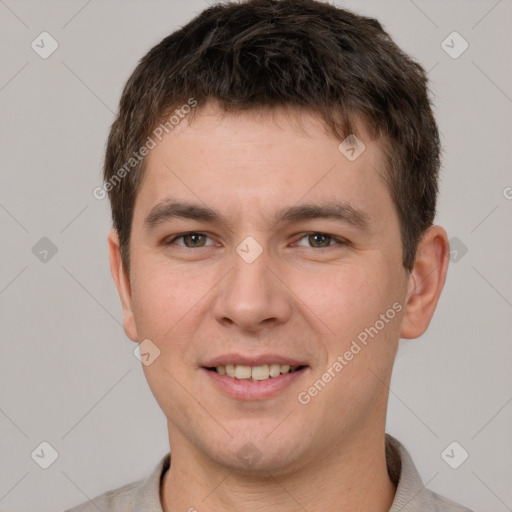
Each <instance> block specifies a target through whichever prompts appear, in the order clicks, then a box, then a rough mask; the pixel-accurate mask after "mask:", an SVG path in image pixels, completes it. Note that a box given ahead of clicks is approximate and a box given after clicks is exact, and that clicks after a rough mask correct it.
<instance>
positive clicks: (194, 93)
mask: <svg viewBox="0 0 512 512" xmlns="http://www.w3.org/2000/svg"><path fill="white" fill-rule="evenodd" d="M190 98H194V101H197V102H198V104H199V105H201V104H204V102H206V101H209V100H215V101H216V102H218V103H219V104H220V105H221V106H222V108H223V109H224V110H225V111H226V112H228V111H233V110H239V111H240V110H249V109H254V108H271V109H273V108H279V107H283V106H295V107H299V108H303V109H305V110H309V111H313V112H316V113H317V114H318V115H319V116H321V118H322V119H323V120H324V121H325V123H326V124H327V125H328V126H329V127H330V128H331V130H332V131H333V133H335V134H336V135H337V136H338V137H341V138H344V137H345V136H347V135H348V134H351V133H355V134H357V132H356V130H355V127H354V123H355V120H356V118H357V119H363V120H364V124H365V127H366V128H367V129H368V130H370V133H372V134H373V135H376V136H379V137H380V138H381V139H382V140H383V141H384V144H383V146H384V150H385V154H386V157H387V158H386V172H385V174H386V175H385V178H386V181H387V184H388V187H389V191H390V194H391V197H392V199H393V201H394V204H395V207H396V209H397V213H398V217H399V221H400V229H401V236H402V245H403V265H404V267H405V268H406V269H408V270H411V269H412V267H413V265H414V259H415V253H416V247H417V244H418V241H419V240H420V239H421V237H422V235H423V233H424V231H425V230H426V229H427V228H428V227H430V226H431V225H432V223H433V221H434V216H435V208H436V196H437V181H438V173H439V165H440V159H439V154H440V144H439V133H438V129H437V126H436V122H435V119H434V116H433V113H432V108H431V103H430V99H429V94H428V88H427V77H426V73H425V71H424V69H423V68H422V67H421V66H420V65H419V64H418V63H416V62H415V61H413V60H412V59H411V58H410V57H408V56H407V55H406V54H405V53H404V52H402V51H401V50H400V49H399V48H398V47H397V46H396V44H395V43H394V42H393V41H392V40H391V38H390V37H389V35H388V34H387V33H386V32H385V31H384V30H383V28H382V26H381V25H380V23H379V22H378V21H376V20H375V19H372V18H367V17H363V16H360V15H357V14H354V13H352V12H349V11H346V10H344V9H340V8H337V7H335V6H333V5H329V4H326V3H321V2H317V1H315V0H249V1H246V2H243V3H234V2H230V3H226V4H216V5H214V6H212V7H209V8H207V9H206V10H204V11H203V12H201V13H200V14H199V15H198V16H197V17H196V18H194V19H193V20H192V21H190V22H189V23H188V24H187V25H185V26H184V27H182V28H181V29H179V30H177V31H176V32H174V33H172V34H171V35H169V36H168V37H166V38H165V39H163V40H162V41H161V42H160V43H159V44H157V45H156V46H155V47H154V48H152V49H151V50H150V51H149V52H148V53H147V54H146V55H145V56H144V57H143V58H142V59H141V61H140V63H139V65H138V66H137V68H136V69H135V71H134V72H133V74H132V75H131V77H130V78H129V80H128V82H127V84H126V86H125V88H124V91H123V94H122V97H121V101H120V106H119V113H118V115H117V118H116V119H115V121H114V123H113V125H112V128H111V131H110V135H109V138H108V144H107V150H106V157H105V166H104V180H105V183H110V184H111V186H109V187H108V189H107V191H108V193H109V198H110V202H111V208H112V218H113V225H114V229H116V230H117V232H118V234H119V238H120V245H121V254H122V258H123V263H124V265H125V268H126V270H127V271H128V270H129V241H130V232H131V224H132V218H133V210H134V205H135V199H136V195H137V192H138V189H139V187H140V184H141V181H142V175H143V171H144V169H143V163H144V162H143V161H141V162H135V161H134V162H133V170H132V171H131V172H128V171H129V170H130V169H128V170H127V172H125V173H123V179H118V180H117V181H116V182H114V181H113V180H114V178H116V173H117V172H118V171H119V170H120V169H121V168H123V166H125V167H124V168H125V170H126V162H128V161H129V160H130V158H132V156H133V154H134V153H135V152H137V151H138V150H139V148H141V147H142V146H143V145H144V143H145V141H146V140H147V139H148V137H149V135H150V134H151V132H152V130H154V128H155V126H157V125H158V123H161V122H162V119H165V117H166V116H169V114H170V113H171V112H172V110H173V109H175V108H176V107H179V106H180V105H183V104H187V103H189V102H190ZM198 108H199V107H198ZM117 177H118V178H119V174H117Z"/></svg>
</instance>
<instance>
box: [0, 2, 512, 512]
mask: <svg viewBox="0 0 512 512" xmlns="http://www.w3.org/2000/svg"><path fill="white" fill-rule="evenodd" d="M337 3H338V4H339V5H340V6H345V7H347V8H349V9H353V10H355V11H357V12H359V13H362V14H366V15H370V16H373V17H376V18H377V19H379V20H380V21H381V22H382V24H383V25H384V26H385V28H386V29H387V30H388V31H389V32H390V33H391V35H392V36H393V37H394V39H395V41H396V42H397V43H398V44H399V45H400V46H401V47H402V48H403V49H404V50H405V51H406V52H408V53H409V54H411V55H412V56H414V57H415V58H416V59H417V60H418V61H419V62H420V63H421V64H422V65H423V66H424V67H425V69H426V70H428V72H429V77H430V80H431V88H432V91H433V97H434V102H435V106H436V114H437V118H438V122H439V126H440V130H441V133H442V139H443V146H444V157H443V171H442V179H441V193H440V200H439V213H438V220H437V221H438V223H440V224H441V225H443V226H444V227H445V228H446V229H447V230H448V233H449V236H450V238H451V239H452V245H453V247H454V248H455V251H456V252H454V253H453V254H452V263H451V265H450V269H449V275H448V280H447V283H446V287H445V290H444V292H443V295H442V297H441V301H440V303H439V306H438V310H437V312H436V315H435V317H434V320H433V321H432V323H431V326H430V329H429V331H428V332H427V334H425V335H424V336H423V337H422V338H420V339H418V340H410V341H401V346H400V350H399V353H398V357H397V360H396V365H395V369H394V375H393V379H392V383H391V392H390V403H389V414H388V424H387V431H388V432H389V433H390V434H392V435H394V436H395V437H397V438H398V439H399V440H400V441H401V442H402V443H403V444H404V445H405V446H406V448H407V449H408V450H409V451H410V453H411V454H412V457H413V459H414V461H415V463H416V465H417V467H418V470H419V472H420V474H421V476H422V478H423V480H424V483H425V484H427V485H428V486H429V487H430V488H431V489H433V490H435V491H437V492H439V493H441V494H443V495H445V496H447V497H449V498H451V499H453V500H455V501H458V502H460V503H462V504H464V505H466V506H468V507H471V508H472V509H473V510H474V511H475V512H478V511H484V510H492V511H496V512H504V511H507V510H511V507H512V487H511V486H510V481H511V477H512V436H511V435H510V433H511V432H512V385H511V384H512V372H511V363H512V357H511V356H512V348H511V343H510V341H511V339H510V338H511V335H510V333H511V326H512V315H511V312H512V287H511V283H512V275H511V274H512V272H511V266H510V262H511V261H512V254H511V253H512V247H511V236H510V234H511V233H512V216H511V210H512V200H511V199H510V198H511V197H512V188H511V187H512V176H511V173H510V169H511V160H512V159H511V140H512V133H511V132H512V130H511V114H512V99H511V97H512V71H511V61H510V48H511V43H512V41H511V39H512V35H511V34H512V30H511V28H512V27H511V20H512V4H511V2H510V1H509V0H502V1H495V0H492V1H467V0H464V1H463V0H459V1H454V0H452V1H445V0H443V1H420V0H414V1H413V0H396V1H386V2H382V1H378V0H371V1H370V0H365V1H339V2H337ZM207 5H208V4H207V2H205V1H204V0H186V1H181V0H179V1H170V0H167V1H156V0H153V1H140V0H138V1H136V0H130V1H124V2H121V1H111V0H109V1H100V0H92V1H91V0H89V1H86V0H67V1H56V0H49V1H44V2H43V1H28V0H27V1H25V0H0V57H1V66H0V108H1V116H0V135H1V137H0V163H1V173H2V176H1V179H2V182H1V188H0V222H1V240H2V245H1V247H2V253H1V273H0V307H1V318H0V320H1V327H2V331H1V332H2V339H1V344H0V350H1V352H0V390H1V394H0V450H1V451H0V510H2V511H9V512H11V511H16V512H50V511H52V512H53V511H59V510H64V509H65V508H67V507H70V506H72V505H75V504H78V503H80V502H82V501H85V500H86V499H88V498H92V497H94V496H96V495H98V494H100V493H102V492H104V491H106V490H109V489H112V488H116V487H119V486H121V485H123V484H126V483H129V482H132V481H134V480H137V479H139V478H142V477H144V476H146V475H147V474H149V472H150V471H151V470H152V469H153V468H154V466H155V465H156V463H157V462H158V461H159V460H160V458H161V457H162V456H163V455H164V454H165V453H166V452H167V450H168V440H167V430H166V422H165V417H164V415H163V413H162V412H161V411H160V409H159V407H158V405H157V404H156V401H155V400H154V398H153V396H152V394H151V392H150V391H149V388H148V386H147V383H146V381H145V378H144V375H143V372H142V370H141V365H140V362H139V361H138V360H137V359H136V358H135V357H134V355H133V350H134V348H135V344H134V343H133V342H131V341H130V340H128V338H126V336H125V334H124V332H123V329H122V327H121V322H122V314H121V307H120V303H119V299H118V296H117V292H116V290H115V288H114V285H113V282H112V280H111V276H110V271H109V267H108V254H107V244H106V236H107V233H108V231H109V229H110V225H111V224H110V212H109V205H108V202H107V200H106V199H105V200H97V199H95V198H94V197H93V194H92V191H93V189H94V188H95V187H97V186H98V185H100V184H101V166H102V159H103V153H104V145H105V142H106V137H107V134H108V130H109V127H110V124H111V123H112V121H113V119H114V112H115V111H116V109H117V104H118V101H119V98H120V94H121V89H122V87H123V85H124V83H125V81H126V80H127V78H128V77H129V75H130V73H131V72H132V70H133V68H134V67H135V65H136V63H137V61H138V60H139V59H140V58H141V57H142V56H143V55H144V54H145V53H146V52H147V51H148V50H149V49H150V48H151V47H152V46H153V45H155V44H156V43H157V42H159V41H160V40H161V39H162V38H163V37H164V36H166V35H168V34H169V33H170V32H172V31H173V30H175V29H176V28H177V27H179V26H181V25H183V24H185V23H186V22H187V21H188V20H189V19H191V17H192V16H193V15H195V14H197V13H198V12H199V11H200V10H202V9H203V8H205V7H206V6H207ZM42 32H47V33H48V34H50V36H51V38H52V39H53V40H55V41H56V43H57V44H58V48H57V49H56V50H55V51H54V53H53V54H52V55H50V56H49V57H47V58H46V59H43V58H42V57H41V56H40V53H42V52H43V48H41V47H42V46H44V51H49V50H51V49H52V44H53V45H55V43H54V42H52V39H49V38H48V36H47V35H45V36H40V34H41V33H42ZM453 32H457V33H458V34H456V35H454V34H453ZM41 37H44V38H45V39H44V41H45V43H44V45H43V44H41V43H40V40H41ZM447 38H448V39H447ZM33 41H35V42H36V43H37V42H38V41H39V48H38V50H37V51H36V50H35V49H33V47H32V46H31V44H32V42H33ZM443 41H446V42H445V43H443ZM466 43H467V44H468V47H467V49H466V50H465V51H464V52H463V53H462V54H461V55H460V56H457V58H454V54H456V53H458V51H460V50H461V49H462V48H463V47H465V45H466ZM443 44H444V46H443ZM36 48H37V46H36ZM445 50H448V51H445ZM449 53H451V54H452V55H450V54H449ZM41 239H43V240H41ZM454 441H455V442H457V443H458V445H456V450H459V451H458V452H454V453H456V455H457V457H460V454H461V453H463V452H462V451H460V450H461V448H462V449H463V450H465V451H467V453H468V454H469V457H468V458H467V460H466V461H465V462H464V463H463V464H461V465H460V467H458V468H457V469H452V468H451V467H450V466H449V465H448V464H447V462H446V461H445V459H446V457H445V459H443V457H442V453H443V451H444V450H445V448H446V447H447V446H448V445H450V443H452V442H454ZM42 442H46V443H49V444H50V445H51V446H52V447H53V449H55V451H56V452H57V454H58V457H57V459H56V460H55V462H54V463H53V464H52V465H51V466H50V467H49V468H48V469H43V468H41V467H40V466H39V465H38V463H37V457H36V456H31V454H33V453H34V451H35V453H39V452H40V450H41V449H42V448H41V446H42V447H43V448H44V447H47V445H41V443H42ZM459 446H460V448H459ZM46 449H47V451H46V453H50V452H49V451H48V450H49V448H46ZM38 450H39V452H38Z"/></svg>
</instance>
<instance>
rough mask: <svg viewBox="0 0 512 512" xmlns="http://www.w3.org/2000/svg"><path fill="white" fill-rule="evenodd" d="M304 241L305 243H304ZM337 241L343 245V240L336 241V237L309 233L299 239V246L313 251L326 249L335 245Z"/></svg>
mask: <svg viewBox="0 0 512 512" xmlns="http://www.w3.org/2000/svg"><path fill="white" fill-rule="evenodd" d="M304 240H305V242H303V241H304ZM336 241H338V245H339V244H340V243H342V240H335V239H334V237H332V236H330V235H326V234H324V233H307V234H305V235H303V236H302V237H301V238H300V239H299V241H298V242H297V245H301V246H304V247H310V248H313V249H324V248H326V247H330V246H331V245H335V243H336Z"/></svg>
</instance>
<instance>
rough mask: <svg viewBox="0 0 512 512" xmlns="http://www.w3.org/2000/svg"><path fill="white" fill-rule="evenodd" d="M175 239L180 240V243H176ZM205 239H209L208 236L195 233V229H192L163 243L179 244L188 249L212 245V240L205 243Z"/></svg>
mask: <svg viewBox="0 0 512 512" xmlns="http://www.w3.org/2000/svg"><path fill="white" fill-rule="evenodd" d="M177 240H181V243H178V242H177ZM207 240H209V237H208V236H207V235H205V234H204V233H197V232H195V231H192V232H190V233H183V234H182V235H177V236H175V237H173V238H172V239H171V240H168V241H166V242H165V245H173V244H174V245H180V246H182V247H186V248H188V249H194V248H200V247H206V246H208V245H214V243H213V241H212V243H209V244H207V243H206V241H207Z"/></svg>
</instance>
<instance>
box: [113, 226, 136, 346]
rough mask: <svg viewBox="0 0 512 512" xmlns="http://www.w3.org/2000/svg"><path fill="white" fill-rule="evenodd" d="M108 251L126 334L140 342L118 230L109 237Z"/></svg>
mask: <svg viewBox="0 0 512 512" xmlns="http://www.w3.org/2000/svg"><path fill="white" fill-rule="evenodd" d="M108 250H109V254H110V272H111V273H112V278H113V279H114V283H115V284H116V288H117V293H119V298H120V299H121V304H122V306H123V326H124V332H125V333H126V336H128V338H130V339H131V340H132V341H138V336H137V327H136V325H135V317H134V316H133V310H132V290H131V285H130V278H129V277H128V275H127V272H126V270H125V268H124V265H123V261H122V258H121V246H120V243H119V235H118V234H117V231H116V230H112V231H111V232H110V234H109V235H108Z"/></svg>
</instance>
